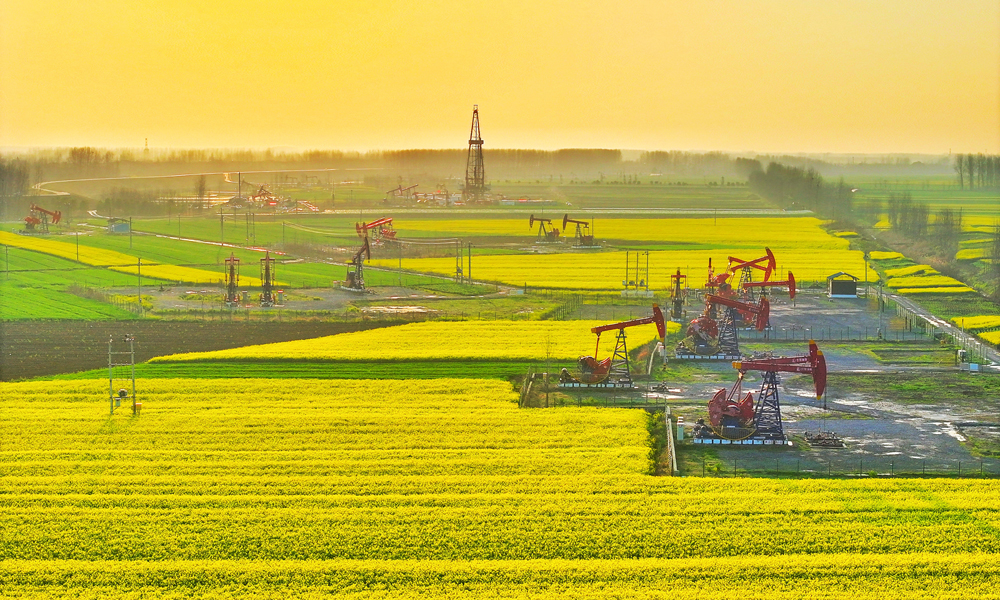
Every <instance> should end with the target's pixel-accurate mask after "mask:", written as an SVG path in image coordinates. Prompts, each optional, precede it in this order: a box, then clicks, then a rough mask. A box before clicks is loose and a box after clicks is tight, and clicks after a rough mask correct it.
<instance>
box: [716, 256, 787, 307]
mask: <svg viewBox="0 0 1000 600" xmlns="http://www.w3.org/2000/svg"><path fill="white" fill-rule="evenodd" d="M776 268H777V262H776V261H775V259H774V253H773V252H771V249H770V248H766V247H765V248H764V256H761V257H760V258H755V259H753V260H742V259H739V258H736V257H735V256H730V257H729V268H728V269H727V271H729V272H730V273H733V274H735V273H736V272H737V271H739V272H740V282H739V284H738V285H737V286H736V292H738V293H739V295H740V297H742V298H743V299H744V300H748V301H750V302H753V301H755V300H756V298H755V297H754V294H753V290H752V288H751V289H748V288H747V287H746V285H747V284H748V283H751V282H753V273H754V271H763V272H764V281H768V280H769V279H771V274H772V273H774V270H775V269H776Z"/></svg>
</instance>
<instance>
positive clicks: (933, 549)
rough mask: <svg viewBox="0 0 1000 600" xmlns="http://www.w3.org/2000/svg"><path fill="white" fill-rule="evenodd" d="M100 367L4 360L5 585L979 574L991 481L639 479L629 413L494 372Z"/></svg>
mask: <svg viewBox="0 0 1000 600" xmlns="http://www.w3.org/2000/svg"><path fill="white" fill-rule="evenodd" d="M104 386H105V384H103V383H101V382H100V381H75V382H32V383H20V384H0V398H2V400H0V402H2V405H3V410H2V411H0V475H2V478H0V493H2V495H3V498H4V502H3V503H2V505H0V532H2V535H0V565H2V568H0V589H3V590H4V594H6V595H49V596H59V595H73V596H81V595H83V596H93V597H137V596H144V597H166V596H184V595H191V596H211V595H215V596H228V597H232V596H255V597H289V596H301V597H306V596H314V595H319V594H322V593H328V594H338V595H344V596H358V597H410V596H413V595H419V596H422V597H444V596H451V597H468V598H478V597H507V596H528V597H547V596H560V597H595V596H600V597H607V596H617V597H667V596H669V597H682V598H705V597H709V598H715V597H733V596H734V595H738V596H740V597H763V596H765V595H766V596H767V597H785V598H797V597H803V596H805V595H808V596H809V597H814V596H815V597H821V598H825V597H831V598H832V597H843V596H844V595H845V594H846V595H852V596H855V597H879V598H884V597H890V598H907V597H913V596H915V595H924V596H926V595H934V596H938V597H954V598H959V597H970V596H975V597H990V596H992V597H996V595H997V592H996V590H995V581H996V580H997V577H998V575H1000V567H998V565H997V561H996V558H995V557H996V553H997V552H998V551H1000V534H998V533H997V525H1000V511H998V510H997V508H996V502H995V489H994V488H995V485H994V484H993V483H992V482H991V481H976V480H973V481H955V480H933V479H918V480H857V481H839V480H822V481H810V480H760V479H732V480H730V479H703V478H683V479H679V478H675V479H670V478H658V477H652V476H650V475H648V473H649V472H650V467H651V463H650V453H649V446H648V441H647V436H648V431H647V421H646V419H647V417H646V416H645V415H644V413H642V412H639V411H630V410H616V409H594V408H590V409H588V408H566V409H559V410H524V409H518V408H517V407H516V394H515V393H514V392H513V391H512V390H511V388H510V386H509V385H508V384H506V383H503V382H497V381H489V380H478V381H476V380H465V381H455V380H430V381H423V382H413V381H382V382H372V381H340V382H337V384H336V385H330V384H329V382H316V381H292V380H283V381H281V382H280V383H279V384H278V385H276V386H274V387H273V388H268V387H267V386H266V385H262V384H261V382H260V381H259V380H257V381H243V380H228V381H227V380H214V381H200V380H157V381H140V390H141V391H142V400H143V403H144V408H143V413H142V414H141V415H140V416H138V417H132V416H131V415H129V414H125V413H121V414H118V415H115V416H113V417H110V418H109V417H108V416H107V414H106V411H107V407H106V404H105V402H106V396H104V394H105V393H106V390H105V387H104ZM761 531H767V532H768V533H767V535H758V534H756V533H755V532H761ZM706 582H710V584H709V585H707V587H706ZM807 591H808V594H807Z"/></svg>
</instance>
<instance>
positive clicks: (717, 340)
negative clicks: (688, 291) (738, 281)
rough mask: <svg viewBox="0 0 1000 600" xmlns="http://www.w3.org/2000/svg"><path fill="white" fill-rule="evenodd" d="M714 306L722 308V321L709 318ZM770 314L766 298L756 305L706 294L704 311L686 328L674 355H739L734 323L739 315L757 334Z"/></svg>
mask: <svg viewBox="0 0 1000 600" xmlns="http://www.w3.org/2000/svg"><path fill="white" fill-rule="evenodd" d="M715 306H725V307H726V311H725V313H724V314H723V317H722V322H721V323H720V322H719V321H716V320H715V319H714V318H713V317H712V316H711V315H712V313H713V312H714V310H713V309H714V307H715ZM770 314H771V304H770V302H768V300H767V297H766V296H761V297H760V301H759V302H758V303H757V304H748V303H746V302H742V301H739V300H734V299H732V298H728V297H725V296H717V295H714V294H709V295H707V296H705V311H704V312H703V313H702V314H701V316H699V317H698V318H697V319H694V320H692V321H691V324H690V325H688V328H687V331H686V332H685V335H686V336H687V337H685V338H684V339H683V340H681V341H680V342H679V343H678V344H677V349H676V351H675V352H676V354H678V355H700V356H711V355H716V354H722V355H724V356H728V357H738V356H739V355H740V340H739V336H738V335H737V324H738V322H739V321H740V318H741V315H742V316H743V318H745V319H746V320H748V321H752V322H753V324H754V327H755V328H756V329H757V331H763V330H764V329H765V328H766V327H767V323H768V320H769V318H770Z"/></svg>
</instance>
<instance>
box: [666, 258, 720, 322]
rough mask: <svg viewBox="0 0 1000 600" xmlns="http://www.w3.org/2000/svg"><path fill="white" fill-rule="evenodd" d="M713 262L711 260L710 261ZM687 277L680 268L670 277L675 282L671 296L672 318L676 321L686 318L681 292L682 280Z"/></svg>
mask: <svg viewBox="0 0 1000 600" xmlns="http://www.w3.org/2000/svg"><path fill="white" fill-rule="evenodd" d="M709 260H711V259H709ZM686 278H687V275H683V274H681V269H680V267H678V268H677V272H676V273H674V274H673V275H671V276H670V279H672V280H673V282H674V289H673V292H672V294H671V296H672V297H673V304H674V307H673V309H672V310H671V311H670V318H671V319H673V320H675V321H680V320H681V319H683V318H684V292H683V291H682V290H681V279H686Z"/></svg>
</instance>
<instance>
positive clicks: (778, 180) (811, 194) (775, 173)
mask: <svg viewBox="0 0 1000 600" xmlns="http://www.w3.org/2000/svg"><path fill="white" fill-rule="evenodd" d="M753 167H754V170H753V171H752V172H751V174H750V176H749V185H750V190H751V191H753V192H754V193H756V194H759V195H760V196H763V197H764V198H767V199H768V200H770V201H771V202H774V203H775V204H776V205H777V206H779V207H780V208H782V209H785V210H802V209H806V210H811V211H813V212H814V213H816V214H818V215H820V216H822V217H824V218H828V219H833V220H834V221H837V222H838V223H839V224H840V226H843V227H862V228H863V227H873V226H874V225H876V224H877V223H878V222H879V221H881V220H882V219H883V218H885V219H886V220H887V221H888V222H889V225H890V226H891V228H892V229H893V230H894V231H896V232H898V233H899V234H901V235H904V236H907V237H910V238H914V239H924V240H928V241H930V243H931V245H932V247H933V250H934V251H935V252H936V253H938V254H940V255H941V256H942V257H945V258H947V259H948V260H949V261H950V260H953V259H954V256H955V253H956V252H957V251H958V246H959V239H960V236H961V231H962V211H961V209H959V210H957V211H955V210H953V209H951V208H942V209H940V210H938V211H937V212H936V213H934V214H932V213H931V211H930V208H929V207H928V205H927V204H925V203H923V202H917V201H914V199H913V197H912V196H911V194H910V193H909V192H902V193H895V192H893V193H890V194H889V195H888V197H886V198H885V200H884V201H883V200H882V199H880V198H877V197H876V198H870V199H869V200H867V201H865V202H856V201H855V200H854V194H855V193H856V192H857V191H858V188H856V187H854V186H852V185H850V184H848V183H846V182H845V181H844V180H843V178H841V179H840V180H838V181H837V182H834V183H831V182H827V181H825V180H824V179H823V177H822V176H821V175H820V174H819V173H817V172H816V171H815V170H813V169H811V168H802V167H792V166H787V165H783V164H780V163H776V162H772V163H770V164H768V166H767V168H762V167H761V165H760V164H759V163H758V164H757V165H754V166H753ZM932 217H933V218H932ZM997 244H998V248H1000V241H998V242H997Z"/></svg>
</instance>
